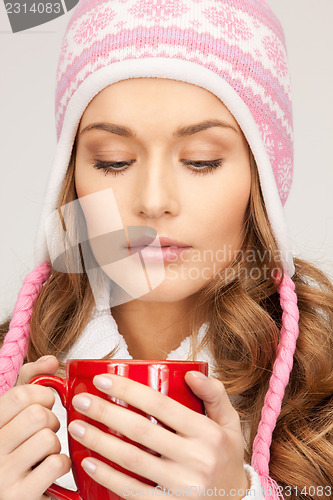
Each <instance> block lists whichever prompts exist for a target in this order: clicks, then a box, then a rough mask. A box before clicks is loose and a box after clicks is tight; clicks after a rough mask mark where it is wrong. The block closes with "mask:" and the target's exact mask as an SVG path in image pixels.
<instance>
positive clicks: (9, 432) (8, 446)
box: [0, 404, 60, 456]
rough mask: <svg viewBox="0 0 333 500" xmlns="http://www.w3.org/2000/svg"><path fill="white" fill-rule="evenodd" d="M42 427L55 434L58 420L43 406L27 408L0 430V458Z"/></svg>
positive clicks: (33, 405)
mask: <svg viewBox="0 0 333 500" xmlns="http://www.w3.org/2000/svg"><path fill="white" fill-rule="evenodd" d="M44 427H49V428H50V429H51V430H53V431H54V432H57V431H58V430H59V427H60V423H59V420H58V419H57V417H56V416H55V415H54V413H53V412H52V411H51V410H49V409H48V408H45V407H44V406H41V405H39V404H32V405H30V406H28V407H27V408H25V409H24V410H23V411H21V412H20V413H19V414H18V415H16V417H14V418H13V419H12V420H11V421H10V422H9V423H8V424H7V425H5V426H4V427H2V429H0V456H5V455H8V454H9V453H11V452H12V451H14V450H15V449H16V448H17V447H18V446H20V445H21V444H22V443H23V442H24V441H26V440H27V439H29V437H31V436H32V435H34V434H35V433H36V432H38V431H39V430H41V429H43V428H44Z"/></svg>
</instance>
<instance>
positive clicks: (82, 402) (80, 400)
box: [72, 395, 91, 410]
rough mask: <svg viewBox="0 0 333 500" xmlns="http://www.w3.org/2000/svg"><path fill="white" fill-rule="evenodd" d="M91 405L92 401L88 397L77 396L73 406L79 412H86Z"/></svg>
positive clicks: (74, 398)
mask: <svg viewBox="0 0 333 500" xmlns="http://www.w3.org/2000/svg"><path fill="white" fill-rule="evenodd" d="M90 404H91V399H90V398H87V397H86V396H79V395H76V396H74V397H73V399H72V405H73V406H74V408H78V409H79V410H86V409H87V408H89V406H90Z"/></svg>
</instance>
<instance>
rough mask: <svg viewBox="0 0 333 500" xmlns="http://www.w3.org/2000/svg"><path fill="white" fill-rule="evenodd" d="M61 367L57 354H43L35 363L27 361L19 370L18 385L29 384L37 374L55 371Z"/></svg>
mask: <svg viewBox="0 0 333 500" xmlns="http://www.w3.org/2000/svg"><path fill="white" fill-rule="evenodd" d="M58 368H59V361H58V360H57V358H56V357H55V356H42V357H41V358H39V359H38V360H37V361H35V362H33V363H26V364H25V365H23V366H22V367H21V369H20V371H19V376H18V378H17V381H16V385H22V384H29V382H30V381H31V380H32V379H33V378H34V377H37V375H42V374H45V373H48V374H52V373H55V372H56V371H57V370H58Z"/></svg>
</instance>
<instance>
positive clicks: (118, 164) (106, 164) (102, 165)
mask: <svg viewBox="0 0 333 500" xmlns="http://www.w3.org/2000/svg"><path fill="white" fill-rule="evenodd" d="M134 161H135V160H130V161H100V160H95V163H94V168H96V170H104V172H105V175H107V174H109V173H110V174H112V175H118V174H120V173H121V172H122V171H123V170H126V169H127V168H128V167H129V166H130V165H132V163H134ZM114 169H116V170H114ZM122 175H124V174H122Z"/></svg>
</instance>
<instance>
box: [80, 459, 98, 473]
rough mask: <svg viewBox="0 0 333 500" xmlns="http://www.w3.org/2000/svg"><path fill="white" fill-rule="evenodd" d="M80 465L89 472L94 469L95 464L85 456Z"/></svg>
mask: <svg viewBox="0 0 333 500" xmlns="http://www.w3.org/2000/svg"><path fill="white" fill-rule="evenodd" d="M81 465H82V467H83V468H84V470H85V471H87V472H90V473H91V474H92V473H93V472H95V470H96V465H95V464H94V463H93V462H91V461H90V460H88V459H87V458H85V459H84V460H82V462H81Z"/></svg>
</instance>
